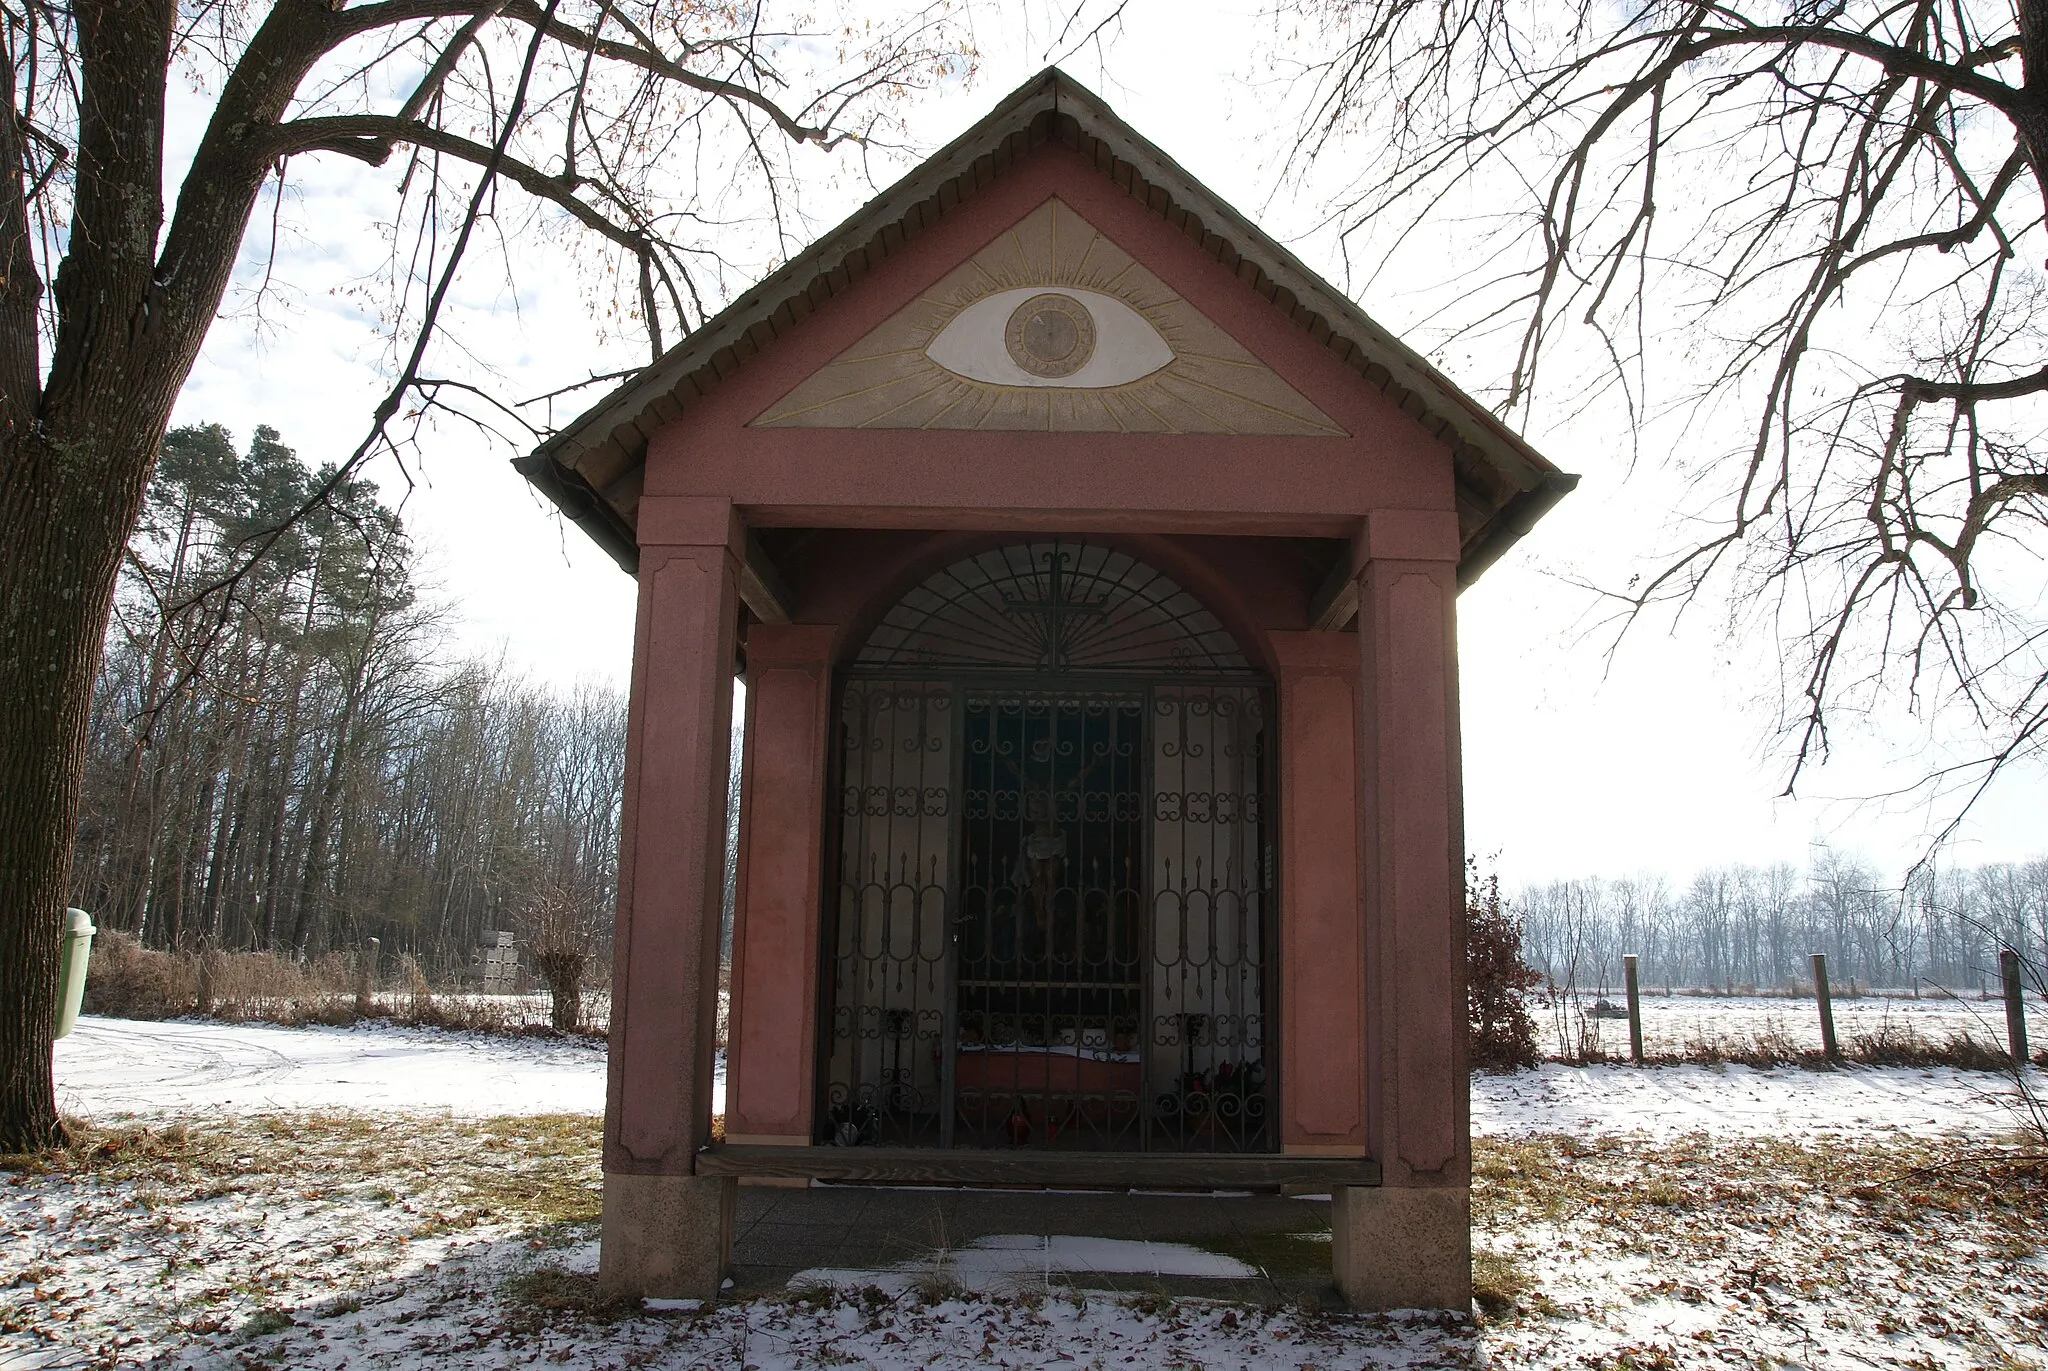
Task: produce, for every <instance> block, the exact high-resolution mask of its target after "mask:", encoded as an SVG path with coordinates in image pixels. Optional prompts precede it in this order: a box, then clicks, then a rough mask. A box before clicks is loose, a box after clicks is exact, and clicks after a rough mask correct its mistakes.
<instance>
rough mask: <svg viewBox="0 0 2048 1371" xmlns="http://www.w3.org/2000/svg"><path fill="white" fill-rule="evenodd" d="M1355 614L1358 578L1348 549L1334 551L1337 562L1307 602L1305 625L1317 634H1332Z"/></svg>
mask: <svg viewBox="0 0 2048 1371" xmlns="http://www.w3.org/2000/svg"><path fill="white" fill-rule="evenodd" d="M1357 614H1358V577H1356V576H1355V575H1353V574H1352V571H1351V549H1350V547H1348V546H1347V547H1345V548H1344V549H1343V550H1342V551H1340V552H1339V553H1338V554H1337V564H1336V565H1335V566H1333V567H1331V568H1330V574H1329V575H1328V576H1325V577H1324V578H1323V584H1322V585H1321V587H1319V588H1318V589H1317V591H1316V593H1315V598H1313V599H1311V600H1310V601H1309V602H1308V626H1309V627H1310V628H1312V629H1315V630H1316V631H1317V632H1320V633H1334V632H1336V631H1337V630H1338V629H1340V628H1342V627H1344V625H1346V624H1348V623H1350V622H1351V621H1352V619H1353V618H1355V617H1356V616H1357Z"/></svg>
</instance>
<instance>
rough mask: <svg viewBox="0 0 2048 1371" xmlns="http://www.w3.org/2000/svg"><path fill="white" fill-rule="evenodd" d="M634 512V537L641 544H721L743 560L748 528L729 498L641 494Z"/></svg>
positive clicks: (659, 546) (710, 545)
mask: <svg viewBox="0 0 2048 1371" xmlns="http://www.w3.org/2000/svg"><path fill="white" fill-rule="evenodd" d="M634 514H635V521H634V522H635V527H634V538H635V541H637V542H638V543H639V544H640V546H641V547H643V548H703V547H722V548H724V549H725V550H726V551H727V552H729V553H731V554H732V556H733V557H734V558H735V559H737V560H739V561H741V562H744V561H745V560H746V557H747V528H746V525H745V524H743V523H741V522H740V517H739V512H738V511H737V510H735V509H734V508H733V507H732V501H730V500H725V499H719V498H717V497H714V496H695V495H643V496H641V497H640V506H639V508H638V509H637V510H636V511H635V512H634Z"/></svg>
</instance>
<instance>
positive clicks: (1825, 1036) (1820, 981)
mask: <svg viewBox="0 0 2048 1371" xmlns="http://www.w3.org/2000/svg"><path fill="white" fill-rule="evenodd" d="M1813 997H1814V999H1816V1000H1818V1001H1819V1002H1820V1050H1821V1052H1822V1054H1823V1055H1825V1056H1826V1057H1827V1059H1828V1060H1829V1061H1831V1062H1832V1061H1839V1060H1841V1056H1842V1050H1841V1048H1839V1047H1837V1046H1836V1045H1835V1002H1834V999H1833V998H1832V997H1831V996H1829V994H1828V954H1827V953H1825V952H1816V953H1814V954H1813Z"/></svg>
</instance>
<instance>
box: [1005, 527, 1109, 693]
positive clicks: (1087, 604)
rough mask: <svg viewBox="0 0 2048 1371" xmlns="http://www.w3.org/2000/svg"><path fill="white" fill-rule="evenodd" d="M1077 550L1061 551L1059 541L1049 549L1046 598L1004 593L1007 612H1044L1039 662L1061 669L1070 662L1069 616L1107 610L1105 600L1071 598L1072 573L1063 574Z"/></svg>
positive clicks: (1093, 614)
mask: <svg viewBox="0 0 2048 1371" xmlns="http://www.w3.org/2000/svg"><path fill="white" fill-rule="evenodd" d="M1073 559H1074V557H1073V554H1072V553H1070V552H1062V551H1060V549H1059V547H1058V545H1054V547H1053V550H1052V551H1050V552H1048V553H1046V554H1045V557H1044V559H1043V560H1044V563H1045V598H1044V599H1042V600H1027V599H1025V598H1023V597H1022V596H1016V595H1005V596H1003V612H1004V613H1005V614H1010V615H1022V614H1033V615H1038V616H1040V619H1041V622H1042V623H1043V625H1044V627H1043V632H1044V634H1045V651H1044V653H1043V654H1042V656H1041V659H1040V662H1039V665H1040V666H1042V667H1043V668H1044V669H1046V670H1048V671H1058V670H1060V669H1061V668H1062V667H1064V666H1066V665H1067V654H1066V636H1067V619H1068V617H1069V616H1072V615H1080V616H1084V617H1088V618H1097V619H1099V618H1101V617H1102V615H1103V613H1104V612H1105V611H1104V607H1103V603H1102V601H1101V600H1095V601H1092V602H1091V601H1087V600H1072V601H1070V600H1068V599H1067V595H1068V593H1069V591H1068V587H1069V585H1070V584H1071V577H1067V576H1063V575H1062V574H1061V573H1062V572H1064V571H1066V570H1067V569H1068V568H1069V567H1070V566H1071V565H1072V563H1073Z"/></svg>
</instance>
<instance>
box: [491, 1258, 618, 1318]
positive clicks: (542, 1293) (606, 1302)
mask: <svg viewBox="0 0 2048 1371" xmlns="http://www.w3.org/2000/svg"><path fill="white" fill-rule="evenodd" d="M504 1296H505V1300H506V1302H507V1303H508V1304H511V1305H512V1306H514V1307H515V1308H517V1309H524V1310H527V1311H529V1312H531V1313H534V1314H538V1315H539V1316H541V1317H542V1318H543V1319H545V1318H546V1317H548V1316H550V1315H555V1316H561V1315H569V1316H573V1317H577V1318H584V1319H594V1320H596V1321H598V1322H603V1323H609V1322H613V1321H615V1320H618V1319H623V1318H627V1317H630V1316H631V1315H633V1314H637V1313H639V1312H640V1301H638V1300H636V1299H634V1298H633V1297H632V1296H630V1295H607V1294H605V1293H604V1292H603V1291H601V1290H600V1289H599V1288H598V1284H597V1276H596V1275H595V1274H593V1273H591V1272H588V1271H571V1270H569V1269H568V1268H567V1267H565V1266H560V1265H557V1264H556V1263H553V1262H548V1263H545V1264H543V1265H540V1266H536V1267H534V1268H533V1269H532V1270H530V1271H522V1272H520V1273H519V1274H518V1275H516V1276H513V1277H512V1278H511V1279H509V1280H507V1281H506V1282H505V1285H504Z"/></svg>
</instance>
